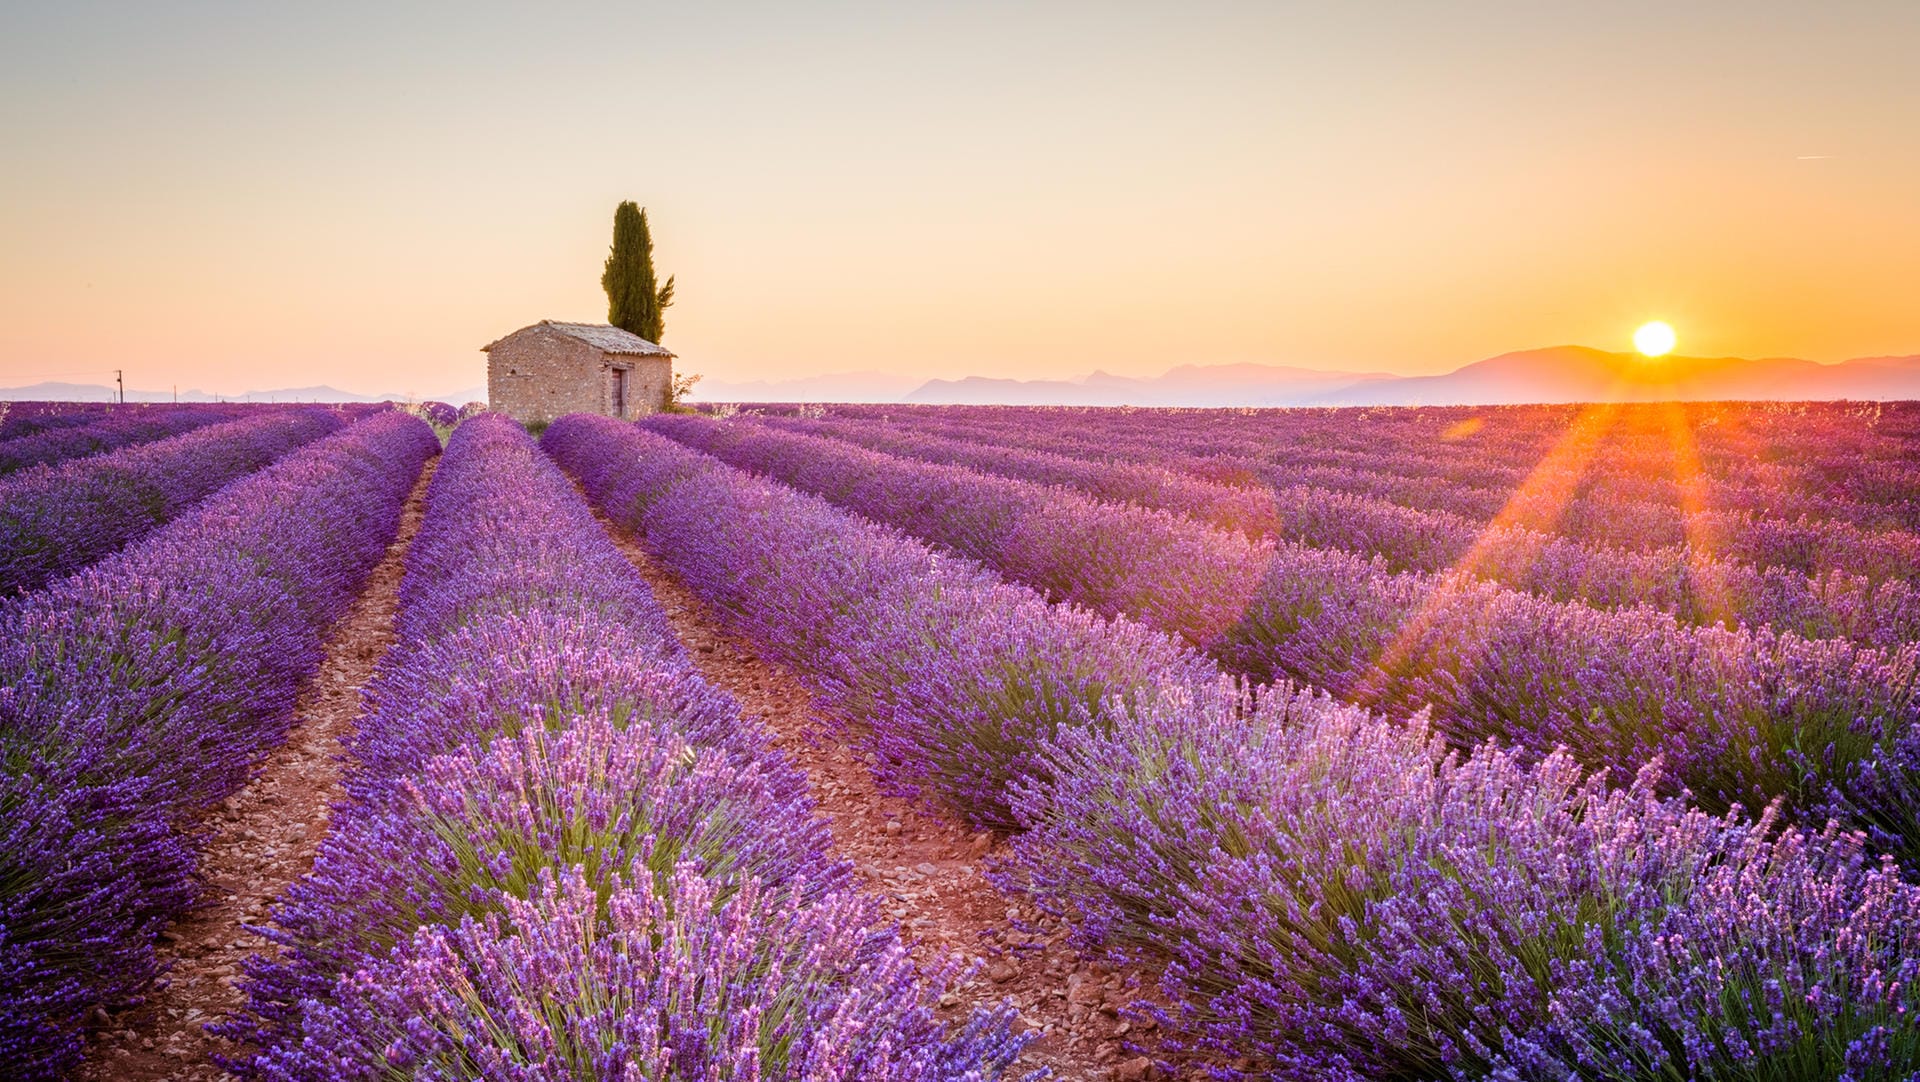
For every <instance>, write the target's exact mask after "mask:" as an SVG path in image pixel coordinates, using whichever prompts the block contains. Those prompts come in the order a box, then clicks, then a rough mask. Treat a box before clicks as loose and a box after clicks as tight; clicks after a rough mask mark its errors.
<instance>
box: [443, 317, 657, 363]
mask: <svg viewBox="0 0 1920 1082" xmlns="http://www.w3.org/2000/svg"><path fill="white" fill-rule="evenodd" d="M533 326H534V327H552V328H553V329H554V330H556V331H559V332H560V333H561V334H564V335H566V336H567V337H569V338H577V339H579V340H580V341H582V342H585V343H586V344H588V345H590V346H592V347H593V348H595V349H597V350H600V351H601V352H603V353H638V354H644V355H646V356H651V357H671V356H673V353H672V351H670V350H668V349H666V348H664V347H662V346H658V345H655V344H654V343H652V342H649V341H647V340H646V339H644V338H642V337H640V336H639V335H637V334H634V333H633V332H631V331H623V330H621V329H620V328H618V327H609V326H607V325H606V324H605V323H561V322H559V321H557V320H552V319H543V320H541V321H540V322H538V323H536V324H534V325H533ZM532 329H533V327H522V328H520V330H519V331H515V332H513V334H519V333H520V331H530V330H532ZM513 334H510V335H507V336H506V338H502V339H500V341H498V342H490V343H488V344H487V345H484V346H481V347H480V349H481V352H487V351H489V350H491V349H493V347H494V346H497V345H499V344H500V342H504V341H506V340H507V338H512V337H513Z"/></svg>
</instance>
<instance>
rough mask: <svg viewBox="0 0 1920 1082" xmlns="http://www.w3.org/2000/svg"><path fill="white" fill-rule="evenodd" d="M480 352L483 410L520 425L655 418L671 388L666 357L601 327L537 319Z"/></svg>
mask: <svg viewBox="0 0 1920 1082" xmlns="http://www.w3.org/2000/svg"><path fill="white" fill-rule="evenodd" d="M482 350H483V351H484V352H485V353H486V355H487V404H488V406H489V407H491V408H492V409H494V410H497V411H498V412H500V413H504V414H506V415H507V416H509V417H511V418H513V419H514V420H516V421H519V422H520V423H522V424H528V423H531V422H535V421H542V422H544V421H551V420H553V419H555V418H556V417H563V416H565V415H567V414H569V413H604V414H606V415H607V416H609V417H622V418H629V419H631V418H634V417H638V416H640V415H642V414H646V413H658V412H660V411H661V410H663V409H665V408H666V406H667V397H668V394H669V392H670V391H671V390H672V387H673V354H672V353H669V352H667V351H666V350H665V349H662V348H661V347H660V346H657V345H655V344H654V343H652V342H649V341H647V340H646V339H644V338H642V337H640V336H639V335H637V334H632V333H629V332H627V331H623V330H621V329H620V328H618V327H609V326H607V325H606V324H604V323H558V322H555V321H554V320H551V319H543V320H541V321H540V322H538V323H535V324H534V325H533V326H531V327H522V328H520V329H519V330H517V331H515V332H513V333H512V334H510V335H507V336H506V337H505V338H502V339H500V340H499V341H497V342H494V343H492V344H491V345H488V346H484V347H482Z"/></svg>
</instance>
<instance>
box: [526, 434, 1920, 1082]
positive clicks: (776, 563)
mask: <svg viewBox="0 0 1920 1082" xmlns="http://www.w3.org/2000/svg"><path fill="white" fill-rule="evenodd" d="M543 444H544V446H546V447H547V448H548V449H549V451H550V452H551V453H553V454H554V455H555V456H556V457H557V458H558V459H559V460H560V461H561V462H562V463H563V464H564V465H566V466H567V467H568V468H569V469H570V470H571V471H573V472H574V473H575V475H576V476H578V477H579V478H580V479H581V481H582V483H583V484H584V485H585V486H586V487H587V488H588V490H589V491H590V492H591V493H592V494H593V495H594V497H595V499H596V500H597V501H598V502H599V503H600V504H601V506H603V507H604V508H606V509H607V511H608V513H609V514H611V515H612V516H613V517H614V518H615V519H616V520H618V521H620V522H622V523H625V524H627V525H629V526H631V527H632V528H634V529H636V531H637V532H638V533H639V535H640V536H642V537H643V538H644V539H645V542H646V544H647V545H648V547H649V548H650V549H651V550H652V551H653V552H655V553H656V555H657V556H658V557H659V558H660V559H661V560H662V561H663V562H665V563H666V564H667V565H668V566H670V567H671V568H672V569H673V570H674V571H675V573H676V574H678V575H679V576H680V577H681V578H682V579H683V580H684V581H686V582H687V583H688V584H689V585H690V586H692V587H693V588H694V589H695V591H696V592H698V593H699V594H701V595H702V596H703V597H704V598H705V599H707V600H708V601H709V602H710V603H712V604H714V605H715V606H716V607H717V608H718V609H719V610H720V611H721V612H723V613H724V614H725V615H726V617H727V618H728V619H729V621H730V622H731V623H733V624H734V626H735V627H737V628H738V629H739V630H741V631H742V632H743V633H745V634H746V635H748V636H749V637H750V638H752V639H753V640H755V641H756V643H758V644H759V645H760V646H761V647H762V648H763V649H766V650H768V651H770V652H774V653H777V654H778V655H779V656H781V657H782V658H783V659H784V660H786V661H787V662H788V663H789V664H791V665H793V666H794V667H795V668H796V669H798V670H799V671H801V672H802V673H803V674H804V675H805V676H806V677H807V678H808V679H809V681H811V682H812V683H813V684H814V685H815V686H816V687H817V688H818V689H819V690H820V691H821V692H822V693H823V695H825V696H826V697H827V698H828V699H829V701H830V702H832V703H833V704H834V707H835V709H836V710H837V711H838V712H840V714H841V715H842V716H843V717H844V718H845V719H846V720H847V721H848V723H849V724H848V726H847V733H846V735H847V737H848V738H849V739H857V740H865V741H869V742H870V743H871V745H872V746H873V747H874V748H875V750H876V751H878V752H879V753H880V754H879V757H878V761H879V763H880V769H881V770H883V771H884V772H886V773H887V775H888V776H889V778H890V780H891V781H892V782H893V783H894V784H895V785H896V786H899V787H901V788H905V789H908V790H911V791H915V792H918V793H920V794H921V795H923V796H926V797H929V798H931V799H933V800H934V801H936V802H938V803H939V804H940V805H941V806H943V807H945V808H946V809H947V810H948V812H949V813H950V814H953V815H957V816H963V817H969V818H973V819H974V820H975V821H977V822H985V823H990V824H993V825H998V826H1008V827H1012V828H1014V829H1015V830H1016V831H1017V834H1016V839H1015V844H1016V852H1017V853H1018V854H1019V859H1018V863H1017V866H1016V867H1015V868H1013V869H1010V870H1009V873H1008V874H1009V884H1010V885H1011V886H1015V887H1018V888H1024V889H1027V890H1030V891H1033V892H1034V893H1035V894H1036V896H1037V897H1038V898H1039V899H1040V900H1042V901H1043V903H1045V904H1047V905H1049V906H1051V907H1053V908H1055V909H1056V910H1057V911H1059V912H1061V913H1063V914H1065V915H1067V916H1069V917H1071V918H1073V919H1074V922H1075V925H1076V928H1077V934H1078V936H1079V938H1080V939H1081V941H1082V942H1083V943H1084V944H1085V945H1086V946H1087V947H1088V948H1089V949H1092V950H1096V951H1102V952H1107V953H1109V954H1111V955H1112V956H1114V957H1115V958H1116V959H1118V960H1122V961H1141V962H1146V963H1148V964H1150V965H1152V966H1154V967H1155V968H1161V967H1164V968H1163V969H1162V972H1163V979H1162V984H1163V989H1164V991H1165V992H1166V993H1167V995H1168V996H1169V997H1170V999H1171V1000H1172V1002H1173V1004H1174V1005H1173V1006H1172V1007H1171V1008H1169V1009H1167V1010H1165V1011H1163V1012H1162V1015H1163V1019H1164V1021H1165V1022H1166V1023H1167V1024H1168V1025H1169V1026H1170V1027H1171V1028H1172V1029H1173V1031H1174V1033H1175V1034H1176V1036H1175V1045H1176V1047H1181V1048H1184V1049H1186V1051H1187V1052H1188V1053H1190V1054H1192V1055H1194V1056H1197V1057H1200V1060H1201V1061H1202V1062H1205V1063H1207V1064H1210V1065H1211V1066H1210V1067H1209V1070H1211V1071H1212V1072H1213V1073H1214V1074H1216V1075H1217V1076H1219V1077H1223V1078H1266V1077H1285V1078H1298V1079H1319V1078H1335V1079H1354V1080H1359V1079H1378V1078H1387V1077H1405V1078H1425V1077H1455V1078H1516V1079H1518V1078H1527V1079H1576V1078H1577V1079H1596V1078H1604V1079H1614V1078H1618V1079H1643V1078H1653V1077H1675V1078H1679V1077H1715V1078H1756V1079H1758V1078H1778V1079H1783V1080H1784V1079H1799V1078H1814V1077H1821V1078H1839V1077H1846V1078H1861V1079H1864V1078H1880V1077H1902V1076H1904V1075H1905V1074H1906V1073H1907V1072H1908V1071H1911V1070H1912V1069H1913V1068H1914V1066H1915V1065H1916V1063H1920V1032H1916V1030H1915V1027H1914V1024H1913V1021H1912V1018H1913V1011H1914V1009H1915V1008H1916V1007H1920V991H1916V990H1915V989H1914V988H1913V984H1912V981H1913V978H1914V977H1915V976H1916V975H1920V973H1917V972H1916V970H1917V969H1920V940H1916V938H1915V935H1916V933H1915V928H1916V927H1920V926H1916V925H1915V923H1914V921H1915V919H1916V918H1917V917H1920V889H1916V888H1915V887H1913V886H1910V885H1908V884H1907V883H1906V882H1905V880H1904V879H1903V878H1902V877H1901V875H1900V873H1899V870H1898V869H1897V868H1896V867H1895V866H1893V865H1891V864H1890V863H1884V862H1882V863H1876V862H1875V861H1873V860H1870V859H1867V858H1866V857H1865V856H1864V855H1863V854H1862V852H1861V850H1860V847H1859V843H1858V841H1857V840H1856V839H1853V838H1849V837H1847V836H1844V835H1840V834H1836V833H1833V832H1824V833H1812V834H1809V833H1805V832H1801V831H1798V830H1795V829H1792V828H1787V827H1782V826H1781V825H1780V823H1779V821H1778V819H1777V817H1776V816H1775V815H1774V814H1773V813H1772V812H1769V813H1768V814H1767V815H1765V816H1763V817H1761V818H1760V819H1758V820H1754V819H1749V818H1746V817H1744V816H1742V815H1740V814H1738V813H1730V814H1728V815H1726V816H1724V817H1714V816H1711V815H1708V814H1705V813H1703V812H1700V811H1698V810H1694V809H1692V808H1690V807H1689V806H1688V804H1687V803H1686V802H1685V801H1684V800H1682V799H1679V798H1673V797H1668V796H1663V795H1661V794H1660V793H1659V792H1657V791H1656V789H1655V787H1654V785H1653V784H1652V783H1653V781H1654V780H1655V779H1656V778H1657V777H1658V775H1659V773H1660V772H1659V770H1658V768H1657V767H1655V768H1650V769H1649V770H1648V771H1647V772H1646V775H1645V776H1643V777H1641V778H1640V779H1638V780H1636V781H1633V782H1632V783H1630V784H1627V785H1625V786H1609V785H1608V783H1607V782H1606V780H1605V779H1604V778H1603V777H1601V776H1599V775H1592V774H1588V773H1586V772H1584V771H1583V770H1582V769H1581V768H1580V767H1579V766H1578V765H1576V764H1575V763H1574V761H1573V760H1572V758H1571V757H1569V756H1568V755H1566V754H1565V753H1559V752H1556V753H1552V754H1548V755H1545V756H1527V755H1520V754H1516V753H1514V752H1512V751H1506V750H1502V749H1501V747H1500V746H1499V745H1497V744H1492V743H1486V744H1476V745H1474V746H1473V747H1472V748H1471V749H1469V750H1468V751H1466V752H1464V753H1463V752H1458V751H1453V750H1450V749H1449V747H1448V746H1447V743H1446V742H1444V741H1441V740H1439V739H1438V738H1437V737H1436V736H1435V735H1434V734H1433V733H1432V732H1431V731H1430V730H1429V729H1428V728H1427V727H1426V725H1425V724H1424V722H1422V721H1421V720H1420V719H1419V718H1413V719H1404V720H1389V719H1386V718H1383V717H1380V716H1378V715H1373V714H1369V713H1367V712H1365V711H1363V710H1361V709H1358V708H1354V707H1349V706H1342V705H1339V704H1337V703H1335V702H1333V701H1332V700H1330V699H1328V698H1326V697H1325V696H1324V695H1321V694H1318V693H1314V692H1309V691H1295V690H1291V689H1289V688H1288V687H1286V686H1278V687H1274V688H1270V689H1263V690H1261V691H1259V692H1257V693H1255V694H1253V695H1252V696H1251V697H1249V696H1248V695H1247V694H1246V693H1245V692H1243V691H1241V690H1240V689H1239V688H1238V687H1237V686H1236V685H1234V684H1233V683H1232V682H1231V681H1229V680H1226V679H1223V678H1221V677H1220V676H1218V674H1217V671H1216V670H1213V668H1212V666H1211V665H1210V664H1208V663H1207V662H1206V661H1205V660H1204V659H1203V658H1201V657H1200V656H1199V655H1197V654H1194V653H1192V652H1191V651H1189V650H1187V649H1185V648H1183V647H1182V646H1180V645H1179V644H1178V643H1177V642H1175V641H1174V640H1171V639H1167V638H1162V637H1160V636H1157V635H1155V634H1154V633H1152V632H1150V631H1148V630H1147V629H1145V628H1143V627H1141V626H1140V625H1138V624H1135V623H1133V622H1132V621H1130V620H1129V619H1127V618H1125V617H1121V618H1118V619H1114V620H1111V621H1109V620H1104V619H1098V618H1094V617H1092V616H1090V615H1089V614H1087V613H1085V612H1084V611H1076V610H1074V609H1070V608H1064V607H1059V606H1048V605H1047V604H1046V603H1045V602H1044V601H1043V600H1042V599H1041V598H1040V597H1039V596H1037V595H1036V594H1034V593H1032V592H1030V591H1028V590H1025V589H1022V588H1020V587H1017V586H1013V585H1009V584H1006V583H1002V582H999V581H997V580H996V579H995V578H994V576H992V575H991V574H989V573H987V572H985V571H984V570H982V569H981V568H979V567H978V566H977V565H973V564H971V563H970V562H969V561H966V560H964V559H955V558H953V557H944V556H941V555H938V554H937V553H935V552H934V551H932V550H930V549H928V548H926V547H924V546H923V545H920V544H917V543H916V542H914V541H912V540H910V539H908V538H906V537H903V536H901V535H900V534H897V533H894V532H891V531H889V530H888V529H886V528H884V527H880V526H876V525H874V524H871V523H868V522H863V521H861V520H860V519H858V518H856V517H853V516H851V515H849V514H847V513H845V512H843V511H839V510H835V509H833V508H832V507H830V506H828V505H827V504H825V503H824V502H822V501H820V500H818V499H816V498H812V497H808V496H805V495H801V494H798V493H795V492H793V491H791V490H789V489H786V488H783V487H781V486H779V485H775V484H771V483H769V482H766V481H762V480H755V479H752V478H750V477H749V476H747V475H746V474H743V473H740V472H738V471H736V470H733V469H729V468H727V467H725V466H724V465H722V464H720V463H719V462H717V461H715V460H713V459H710V458H707V457H705V456H704V455H701V454H698V453H695V452H692V451H689V450H686V449H682V448H677V447H675V446H674V445H673V444H671V443H668V442H666V441H664V440H662V439H660V438H659V437H658V436H654V435H651V434H647V433H643V432H638V431H635V430H634V429H632V428H631V427H629V426H626V425H622V424H619V423H617V422H612V421H606V420H602V419H597V418H585V417H573V418H568V419H565V420H562V421H561V422H559V423H557V424H556V425H554V426H553V427H552V428H551V429H549V430H548V432H547V434H546V436H545V437H544V439H543ZM922 495H923V496H926V495H927V494H925V493H923V494H922ZM996 786H999V788H998V790H996V788H995V787H996Z"/></svg>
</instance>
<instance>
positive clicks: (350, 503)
mask: <svg viewBox="0 0 1920 1082" xmlns="http://www.w3.org/2000/svg"><path fill="white" fill-rule="evenodd" d="M243 423H249V424H250V423H252V422H243ZM187 438H192V437H187ZM436 448H437V444H436V442H435V441H434V439H433V436H432V433H431V431H430V430H429V429H428V428H427V426H426V425H424V424H422V423H421V422H419V421H418V420H415V419H413V418H411V417H406V416H403V415H400V414H384V415H380V416H376V417H373V418H371V419H369V420H366V421H363V422H361V423H359V424H357V425H355V426H353V427H351V428H348V429H347V430H345V431H343V432H340V433H338V434H336V435H334V436H332V437H330V438H328V439H325V440H322V441H320V442H319V443H317V444H314V445H313V446H311V447H308V448H306V449H304V450H302V451H300V452H298V453H296V454H294V455H292V456H290V457H288V458H286V459H284V460H282V461H281V462H279V463H278V464H276V465H274V466H272V467H270V468H268V469H267V470H265V471H263V472H261V473H259V474H256V475H255V476H253V477H249V478H247V479H245V480H244V481H241V482H239V483H237V484H235V485H233V486H231V487H229V488H227V489H226V490H225V491H223V492H221V493H220V494H218V495H217V496H215V497H213V498H212V499H210V500H208V501H206V502H205V503H203V504H201V505H200V506H199V507H198V508H196V509H195V510H194V511H192V512H191V513H189V514H188V515H186V516H184V517H182V518H181V519H179V520H178V521H176V522H174V523H173V524H172V525H170V526H168V527H167V528H166V529H164V530H161V531H160V532H158V533H156V534H154V535H153V536H151V537H149V538H147V539H146V540H145V541H143V542H141V543H140V544H138V545H135V546H134V547H132V548H130V549H128V550H127V551H125V552H123V553H121V554H119V555H116V556H113V557H109V558H108V559H106V560H104V561H102V562H101V563H100V564H98V565H97V566H95V567H93V568H90V569H88V570H86V571H83V572H81V573H80V574H78V575H75V576H73V577H71V578H68V579H65V580H63V581H61V582H58V583H56V584H54V585H52V586H50V587H48V588H47V589H45V590H42V591H40V592H38V593H34V594H30V595H27V596H25V597H22V598H18V599H16V600H14V601H13V602H11V603H8V604H6V605H5V606H4V607H0V1074H3V1075H5V1076H6V1077H9V1078H43V1077H52V1076H55V1075H58V1074H59V1073H61V1072H62V1071H64V1070H66V1069H68V1068H70V1067H71V1066H72V1065H73V1063H74V1062H75V1060H76V1059H77V1058H78V1056H79V1053H80V1048H81V1041H82V1033H81V1028H82V1027H81V1024H82V1018H83V1016H84V1015H85V1014H86V1012H87V1011H88V1010H89V1009H90V1008H92V1007H94V1006H95V1005H98V1004H106V1005H117V1004H123V1003H127V1002H130V1001H133V1000H134V999H136V998H137V997H138V996H139V995H140V994H141V993H142V992H143V991H144V990H145V988H146V987H147V986H148V984H149V983H150V982H151V981H152V980H153V979H154V977H155V976H156V975H157V972H158V964H157V962H156V959H155V956H154V939H155V936H156V935H157V934H158V933H159V932H160V930H161V929H162V928H164V927H165V926H166V924H167V923H168V922H169V921H170V920H172V919H174V918H175V917H177V916H179V915H180V914H181V912H183V911H184V910H185V909H186V908H187V907H188V906H189V905H191V904H192V903H193V901H194V899H195V897H196V895H197V893H198V890H199V887H198V884H197V883H196V882H195V880H194V866H195V858H196V853H197V851H198V843H199V838H200V835H201V831H202V828H201V827H200V826H199V824H198V816H199V813H200V812H201V811H203V810H204V809H205V808H207V807H209V806H211V805H213V804H215V803H218V802H219V801H220V800H222V799H224V798H225V797H227V796H228V795H229V794H231V793H232V792H234V791H235V790H236V789H238V788H239V787H240V786H241V785H242V784H243V783H244V782H245V780H246V777H247V775H248V773H249V771H250V770H251V769H252V768H253V766H254V765H255V764H256V763H258V762H259V760H260V759H261V758H262V757H263V756H264V755H265V754H266V753H267V752H268V751H270V750H271V749H272V748H273V747H274V746H275V745H276V744H278V743H279V741H280V740H281V738H282V737H283V736H284V734H285V731H286V728H287V726H288V724H289V723H290V721H291V720H292V710H293V704H294V699H295V696H296V694H297V692H298V689H299V686H300V684H301V682H302V681H303V680H305V679H306V678H308V677H309V676H311V675H312V673H313V672H314V670H315V669H316V668H317V667H318V665H319V663H320V660H321V654H322V650H321V644H322V640H323V638H324V635H325V633H326V630H327V628H328V626H329V625H330V624H331V623H332V622H333V621H334V620H335V619H336V618H337V617H338V616H340V615H341V614H342V613H343V612H344V611H345V610H346V608H347V606H348V605H349V604H350V603H351V602H352V600H353V598H354V596H355V595H356V594H357V593H358V591H359V588H360V585H361V583H362V581H363V580H364V579H365V576H366V574H367V573H368V572H369V571H370V570H371V569H372V568H373V566H374V565H375V564H376V563H377V562H378V561H379V559H380V556H381V554H382V552H383V551H384V550H385V548H386V546H387V545H388V543H390V542H391V541H392V539H393V536H394V533H395V531H396V530H397V529H398V526H399V516H400V508H401V505H402V503H403V502H404V500H405V498H406V494H407V491H408V489H409V488H410V487H411V485H412V484H413V481H414V478H415V477H416V476H417V475H418V474H419V472H420V469H421V466H422V465H423V464H424V463H425V462H426V460H427V459H428V458H429V457H430V456H431V455H432V454H433V453H434V451H435V450H436Z"/></svg>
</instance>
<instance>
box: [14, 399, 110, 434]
mask: <svg viewBox="0 0 1920 1082" xmlns="http://www.w3.org/2000/svg"><path fill="white" fill-rule="evenodd" d="M112 409H113V407H112V406H111V405H108V404H107V403H105V402H0V440H11V439H18V438H19V437H21V436H31V435H33V434H35V433H37V432H51V431H53V430H54V429H59V428H76V427H79V426H81V425H89V424H92V423H93V422H95V421H97V420H99V419H100V418H102V417H104V416H106V415H107V413H108V412H110V411H111V410H112Z"/></svg>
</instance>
